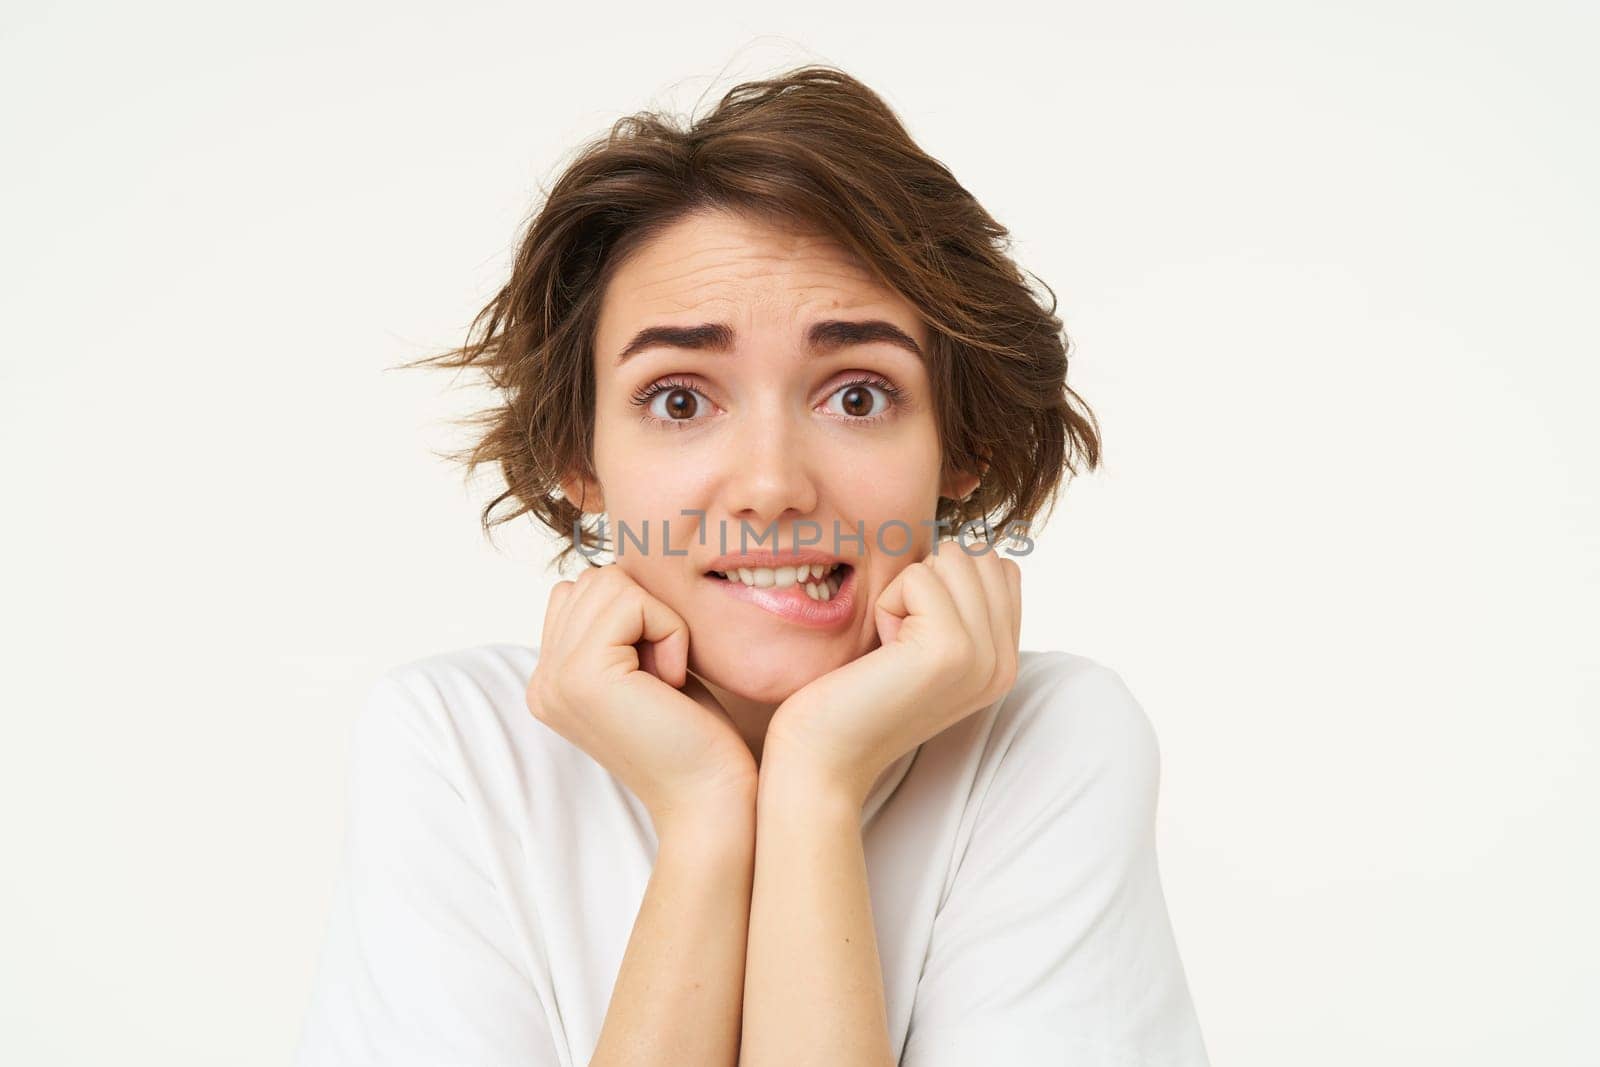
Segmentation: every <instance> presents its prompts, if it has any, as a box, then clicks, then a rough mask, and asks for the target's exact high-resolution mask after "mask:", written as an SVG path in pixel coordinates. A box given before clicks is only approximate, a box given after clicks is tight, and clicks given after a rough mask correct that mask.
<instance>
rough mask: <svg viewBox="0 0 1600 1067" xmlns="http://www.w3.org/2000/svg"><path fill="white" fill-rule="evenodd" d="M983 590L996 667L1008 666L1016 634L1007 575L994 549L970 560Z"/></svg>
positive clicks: (1014, 656)
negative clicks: (992, 637) (976, 571)
mask: <svg viewBox="0 0 1600 1067" xmlns="http://www.w3.org/2000/svg"><path fill="white" fill-rule="evenodd" d="M973 562H974V563H975V564H976V565H977V570H978V578H979V580H980V581H982V582H983V593H984V597H985V598H986V599H987V601H988V604H989V629H990V631H991V632H992V633H993V634H994V651H995V657H996V661H997V662H996V664H995V667H996V670H999V669H1000V668H1002V667H1005V666H1007V665H1008V664H1009V663H1010V661H1011V660H1013V659H1015V658H1016V654H1017V635H1016V631H1015V629H1014V625H1015V623H1014V621H1013V619H1012V613H1011V581H1010V579H1008V578H1007V577H1006V572H1005V567H1004V566H1003V565H1002V563H1001V561H1000V556H999V555H998V553H996V552H995V551H994V550H993V549H991V550H989V551H987V552H985V553H984V554H983V555H981V556H979V557H978V558H977V559H976V560H974V561H973Z"/></svg>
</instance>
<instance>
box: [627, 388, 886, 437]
mask: <svg viewBox="0 0 1600 1067" xmlns="http://www.w3.org/2000/svg"><path fill="white" fill-rule="evenodd" d="M852 385H871V386H875V387H877V388H878V389H880V390H881V391H882V392H883V395H884V396H886V397H888V398H889V408H888V410H886V411H882V412H880V413H878V414H877V415H851V416H845V418H844V421H845V422H851V423H862V424H870V423H874V422H878V421H880V420H882V419H886V418H888V417H889V416H890V415H893V414H894V413H895V412H896V411H898V410H899V409H900V407H901V405H902V404H904V403H905V399H906V394H905V391H904V390H903V389H901V388H900V387H899V386H898V385H895V384H894V383H893V382H891V381H889V379H887V378H880V377H879V376H877V375H875V374H863V375H860V376H858V377H855V378H852V379H850V380H849V381H844V382H840V383H839V384H838V385H836V386H834V387H833V389H832V390H831V391H829V393H828V396H829V397H832V396H834V395H836V394H837V393H839V392H841V391H842V390H845V389H848V388H850V387H851V386H852ZM673 389H686V390H688V391H689V392H691V393H694V394H696V395H697V396H702V397H703V396H705V393H704V392H702V391H701V390H700V389H697V388H696V387H695V386H694V385H693V384H692V383H690V382H687V381H684V380H683V379H682V378H661V379H658V380H656V381H654V382H651V383H650V384H649V385H647V386H645V387H644V388H643V389H640V390H638V391H637V392H635V393H634V394H633V403H634V405H635V406H636V407H638V408H640V409H641V410H640V414H639V420H640V421H641V422H654V423H658V424H661V425H663V426H671V427H672V428H673V429H674V430H687V429H688V428H689V427H690V426H693V425H694V424H695V423H697V422H700V421H702V420H700V419H658V418H656V417H655V416H654V415H652V414H650V401H651V400H652V399H654V398H655V397H656V396H658V395H659V394H661V393H665V392H670V391H671V390H673Z"/></svg>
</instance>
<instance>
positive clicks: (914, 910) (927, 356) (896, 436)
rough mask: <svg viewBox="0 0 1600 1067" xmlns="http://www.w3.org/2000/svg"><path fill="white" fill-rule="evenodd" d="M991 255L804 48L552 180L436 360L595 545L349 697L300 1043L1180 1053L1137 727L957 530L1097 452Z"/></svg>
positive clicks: (1156, 1060) (954, 198)
mask: <svg viewBox="0 0 1600 1067" xmlns="http://www.w3.org/2000/svg"><path fill="white" fill-rule="evenodd" d="M1005 236H1006V231H1005V230H1004V229H1003V228H1002V227H1001V226H1000V225H999V224H998V223H996V222H995V221H994V220H993V219H992V218H991V217H990V216H989V215H988V214H987V213H986V212H985V211H984V210H983V209H982V208H981V207H980V206H979V205H978V204H977V203H976V202H975V201H974V200H973V198H972V197H971V196H970V194H968V193H967V192H966V191H965V190H964V189H963V188H962V187H961V186H960V185H959V184H958V183H957V182H956V180H955V179H954V178H953V177H952V176H951V175H950V173H949V171H948V170H946V169H945V168H944V167H943V166H942V165H941V164H939V163H938V162H937V161H935V160H933V159H931V158H930V157H929V156H927V155H926V154H925V153H923V152H922V151H921V150H920V149H919V148H917V146H916V145H915V144H914V143H913V142H912V141H911V139H910V137H909V136H908V135H907V133H906V131H905V130H904V129H903V127H902V126H901V124H900V123H899V122H898V121H897V119H896V118H895V116H894V115H893V114H892V112H891V111H890V110H889V109H888V108H887V106H886V105H885V104H884V103H883V102H882V101H881V100H880V99H879V98H878V97H877V96H876V95H875V94H874V93H872V92H871V91H870V90H869V89H868V88H867V87H865V86H864V85H862V84H861V83H859V82H858V81H856V80H854V79H852V78H850V77H848V76H847V75H845V74H843V73H841V72H839V71H837V70H833V69H830V68H821V67H809V68H802V69H800V70H796V71H793V72H791V73H789V74H788V75H786V76H784V77H780V78H776V79H773V80H770V81H761V82H753V83H746V84H744V85H740V86H738V87H736V88H735V89H733V90H732V91H731V92H729V93H728V94H727V96H726V97H724V99H723V100H722V101H721V102H720V104H719V105H718V106H717V108H716V109H715V110H714V111H713V112H712V113H710V114H709V115H707V116H704V117H702V118H700V119H699V120H697V121H695V122H693V123H692V124H690V125H689V126H688V128H686V129H684V128H679V127H678V126H676V125H674V124H673V123H671V122H669V121H667V120H665V119H662V118H660V117H657V116H653V115H638V116H634V117H631V118H628V119H624V120H622V121H620V122H618V123H617V124H616V126H615V127H614V128H613V129H612V131H611V133H610V135H609V137H607V138H606V139H604V140H601V141H598V142H596V143H595V144H593V145H590V146H589V147H588V148H587V149H586V151H584V152H583V153H582V154H581V155H580V156H579V158H577V159H576V160H575V161H574V162H573V163H572V164H571V165H570V166H569V167H568V168H567V170H566V171H565V173H564V174H563V175H562V177H561V178H560V180H559V181H558V182H557V183H556V185H555V187H554V189H553V190H552V191H551V192H550V193H549V194H548V199H547V201H546V203H545V204H544V206H543V208H542V210H541V212H540V213H539V214H538V216H537V217H536V218H535V219H534V221H533V222H532V224H531V226H530V228H529V230H528V233H527V235H526V239H525V240H524V242H523V244H522V247H521V250H520V254H519V255H518V257H517V260H516V264H515V267H514V271H513V275H512V277H511V280H510V282H509V283H508V284H507V285H506V286H505V288H504V289H503V290H502V291H501V292H500V293H499V294H498V296H497V297H496V298H495V300H494V301H493V302H492V304H491V305H490V306H489V307H488V308H486V309H485V310H484V312H483V313H482V315H480V318H479V320H478V323H475V326H478V325H484V326H485V327H486V328H485V329H484V331H483V334H482V336H481V337H480V338H479V339H478V340H477V341H475V342H472V343H469V344H468V345H467V346H466V347H464V348H462V349H459V350H457V351H454V352H450V353H446V354H445V355H444V356H441V357H434V358H433V359H431V360H425V361H422V362H426V363H434V364H438V365H445V366H456V367H462V366H472V367H476V368H480V369H481V370H483V372H484V373H485V374H486V375H487V376H488V378H489V380H490V381H491V382H493V384H494V385H495V386H496V387H497V388H498V389H500V390H501V391H502V395H503V397H504V404H503V406H500V407H498V408H496V409H494V410H491V411H489V412H486V413H484V415H483V416H482V420H483V423H484V425H485V428H486V432H485V433H484V435H483V436H482V438H481V440H480V441H479V442H478V443H477V444H476V445H475V447H474V448H473V449H471V450H470V452H469V454H468V455H467V457H466V458H467V459H468V461H469V466H468V470H469V473H470V470H471V469H472V467H475V466H476V465H477V464H479V463H481V462H485V461H490V460H492V461H494V462H495V463H497V464H498V466H499V467H500V469H501V470H502V472H503V473H504V475H505V477H506V479H507V483H508V487H507V490H506V492H505V493H504V494H502V495H501V496H500V497H498V498H497V499H496V500H495V501H493V502H492V503H491V504H490V505H489V506H488V508H486V509H485V512H484V516H483V521H484V526H485V529H486V530H487V529H488V528H489V526H490V525H491V517H492V515H493V512H494V510H495V508H496V507H497V506H498V505H500V504H501V503H503V502H507V501H510V502H512V503H513V504H514V505H515V509H514V510H513V511H512V512H511V514H507V515H503V516H501V518H500V519H499V520H498V521H504V520H505V519H508V518H511V517H514V516H515V515H521V514H524V513H532V514H533V515H534V516H535V517H537V518H538V519H540V520H542V521H543V522H544V523H545V524H546V525H548V526H549V527H551V528H552V529H554V530H556V531H557V532H559V533H562V534H564V535H567V536H568V537H569V538H570V543H569V544H568V545H567V547H566V548H565V549H564V551H563V552H562V557H563V558H565V557H567V556H568V555H569V554H570V553H572V552H573V551H578V552H580V554H582V555H583V556H584V557H585V559H586V561H588V557H589V556H590V555H591V553H594V552H596V551H598V550H600V549H607V548H608V549H609V550H610V552H611V555H612V559H611V561H610V562H609V563H606V564H603V565H602V564H598V563H593V562H591V565H589V566H587V567H585V568H584V571H583V573H582V574H581V575H580V576H579V577H578V578H577V579H576V581H563V582H561V583H560V584H558V585H557V586H556V588H555V589H554V591H553V592H552V593H551V596H550V600H549V603H548V605H547V607H546V612H545V618H544V625H543V633H542V637H541V641H540V644H539V645H538V646H537V648H528V647H525V646H521V645H514V644H503V645H487V646H480V647H477V648H472V649H466V650H461V651H457V652H451V653H445V654H441V655H437V656H433V657H430V658H427V659H423V660H421V661H418V662H414V663H410V664H406V665H404V666H401V667H398V668H396V669H394V670H392V671H390V672H389V673H388V674H387V675H386V676H385V677H384V678H383V679H382V680H381V681H380V682H379V683H378V686H377V688H376V689H375V691H374V692H373V696H372V699H371V701H370V703H369V705H368V707H367V708H366V710H365V713H364V714H363V715H362V716H361V717H360V719H359V723H358V727H357V732H356V735H355V739H354V757H353V765H352V782H351V807H350V813H349V824H348V826H349V829H348V839H347V842H348V843H347V856H346V865H345V868H344V870H343V873H342V877H341V883H340V891H339V898H338V904H337V910H336V912H335V915H334V919H333V923H332V925H331V927H330V930H329V934H328V941H327V944H326V946H325V948H324V952H323V957H322V961H321V968H320V972H319V976H318V980H317V986H316V990H315V994H314V998H313V1003H312V1007H311V1012H310V1015H309V1017H308V1019H307V1023H306V1029H305V1033H304V1037H303V1041H302V1046H301V1050H300V1062H301V1063H302V1064H322V1063H385V1064H398V1063H428V1064H447V1063H448V1064H502V1063H503V1064H512V1063H516V1064H538V1065H545V1064H549V1065H556V1064H560V1065H563V1067H566V1065H578V1064H588V1063H592V1064H624V1063H626V1064H646V1063H649V1064H688V1065H702V1064H734V1063H740V1064H743V1065H744V1067H755V1065H765V1064H791V1063H819V1064H829V1065H833V1067H840V1065H854V1064H875V1065H878V1064H892V1063H899V1064H902V1065H905V1067H956V1065H978V1064H997V1063H998V1064H1036V1063H1075V1064H1105V1065H1107V1067H1110V1065H1113V1064H1115V1065H1118V1067H1126V1065H1131V1064H1151V1065H1154V1064H1162V1065H1183V1067H1189V1065H1198V1064H1204V1063H1205V1062H1206V1054H1205V1050H1204V1047H1203V1043H1202V1040H1201V1036H1200V1031H1199V1027H1198V1025H1197V1022H1196V1018H1195V1013H1194V1010H1193V1007H1192V1003H1191V998H1190V996H1189V993H1188V990H1187V986H1186V983H1185V979H1184V974H1183V971H1182V967H1181V964H1180V961H1179V958H1178V954H1177V950H1176V947H1175V942H1174V938H1173V934H1172V930H1171V927H1170V925H1169V922H1168V918H1167V913H1166V906H1165V902H1164V899H1163V896H1162V891H1161V886H1160V880H1159V876H1158V873H1157V867H1156V856H1155V845H1154V810H1155V802H1156V793H1157V782H1158V774H1159V772H1158V752H1157V747H1156V742H1155V738H1154V736H1153V734H1152V731H1151V729H1150V725H1149V722H1148V720H1147V719H1146V718H1145V716H1144V713H1143V711H1142V710H1141V709H1140V707H1139V705H1138V703H1137V702H1136V700H1135V699H1134V698H1133V696H1132V695H1131V694H1130V693H1129V691H1128V689H1127V688H1126V687H1125V686H1124V685H1123V683H1122V681H1121V679H1120V678H1119V677H1118V675H1117V674H1115V673H1114V672H1113V671H1111V670H1109V669H1107V668H1106V667H1104V666H1101V665H1099V664H1097V663H1095V662H1094V661H1092V660H1089V659H1087V658H1085V657H1082V656H1078V655H1074V654H1071V653H1066V652H1032V651H1022V652H1019V651H1018V648H1017V635H1018V628H1019V624H1020V621H1021V586H1022V583H1021V569H1020V568H1019V566H1018V564H1017V562H1016V558H1015V557H1016V556H1019V555H1022V554H1024V553H1023V552H1021V551H1020V550H1019V549H1020V548H1021V547H1022V546H1025V545H1026V544H1027V543H1029V540H1028V538H1027V537H1026V536H1021V537H1018V536H1012V537H1011V538H1010V539H1009V540H1007V541H1002V540H1001V539H1000V538H999V537H985V536H984V533H985V531H989V532H994V531H995V530H996V528H998V530H999V531H1006V530H1007V529H1008V528H1009V530H1010V532H1011V533H1012V534H1013V535H1015V534H1017V533H1018V532H1020V531H1023V530H1025V524H1026V523H1027V522H1028V521H1030V520H1032V519H1033V518H1034V517H1035V516H1036V514H1037V513H1038V511H1039V510H1040V509H1041V507H1042V506H1043V505H1044V504H1045V503H1046V501H1047V500H1053V498H1054V495H1055V492H1056V490H1057V488H1058V486H1059V484H1060V482H1061V481H1062V479H1063V478H1064V477H1065V475H1066V472H1068V471H1075V470H1076V467H1075V466H1074V460H1075V459H1077V458H1080V457H1081V458H1082V459H1085V460H1086V461H1087V464H1088V466H1089V467H1091V468H1092V467H1093V466H1095V465H1096V463H1097V461H1098V455H1099V439H1098V434H1097V430H1096V427H1095V424H1094V422H1093V419H1092V416H1090V415H1089V414H1088V412H1087V409H1084V408H1082V405H1081V402H1079V401H1078V398H1077V396H1076V394H1075V393H1073V391H1072V390H1071V389H1069V388H1067V387H1066V384H1065V375H1066V366H1067V360H1066V348H1065V342H1064V338H1063V335H1062V330H1061V323H1060V320H1059V319H1058V318H1057V317H1056V316H1055V315H1054V300H1053V298H1052V302H1051V303H1052V306H1051V307H1050V308H1049V309H1046V308H1044V307H1042V306H1041V305H1040V304H1039V303H1038V302H1037V300H1036V299H1035V298H1034V296H1033V295H1032V293H1031V292H1030V290H1029V288H1028V287H1027V285H1026V284H1025V282H1024V280H1023V278H1022V275H1021V273H1020V272H1019V271H1018V270H1017V269H1016V267H1015V266H1014V265H1013V264H1012V262H1011V260H1010V259H1009V258H1008V257H1007V256H1006V255H1005V253H1004V251H1003V243H1004V238H1005ZM990 518H994V519H995V521H994V522H993V524H989V523H987V522H986V521H984V520H988V519H990ZM974 520H980V521H982V522H983V524H982V525H980V526H977V527H975V526H974V525H972V524H973V521H974ZM962 524H967V525H966V526H965V527H964V528H963V525H962ZM975 531H976V532H975ZM947 533H956V534H957V535H958V536H957V537H955V538H954V539H945V538H944V536H943V535H945V534H947ZM758 538H759V540H757V539H758Z"/></svg>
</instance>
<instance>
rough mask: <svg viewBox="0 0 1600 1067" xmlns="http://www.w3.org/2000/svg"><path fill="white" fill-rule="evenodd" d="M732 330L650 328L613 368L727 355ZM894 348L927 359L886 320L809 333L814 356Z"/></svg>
mask: <svg viewBox="0 0 1600 1067" xmlns="http://www.w3.org/2000/svg"><path fill="white" fill-rule="evenodd" d="M733 341H734V334H733V328H732V327H731V326H725V325H723V324H722V323H720V322H703V323H701V324H700V325H698V326H647V327H646V328H644V329H642V330H640V331H639V332H638V333H636V334H634V336H633V340H631V341H629V342H628V343H627V344H626V345H624V346H623V348H622V352H621V353H620V354H618V356H617V361H616V363H614V364H613V366H621V365H622V362H623V361H624V360H626V359H627V358H628V357H629V356H631V355H633V354H634V353H636V352H639V351H642V350H643V349H646V348H657V347H665V348H687V349H693V350H697V351H705V352H727V351H729V350H730V349H732V348H733ZM875 342H877V343H884V344H891V345H894V346H896V347H898V348H903V349H905V350H906V351H907V352H910V353H911V354H912V355H914V356H916V357H917V358H918V359H921V358H923V355H922V347H921V346H920V345H918V344H917V342H916V340H915V339H914V338H913V337H912V336H911V335H910V334H908V333H906V332H905V331H904V330H902V329H901V328H900V327H898V326H896V325H895V324H894V323H892V322H886V321H884V320H883V319H859V320H850V319H825V320H823V321H822V322H817V323H813V324H812V326H811V328H810V329H809V330H807V331H806V344H807V345H808V346H810V348H811V350H812V351H813V352H817V353H825V352H834V351H837V350H838V349H841V348H845V347H848V346H850V345H867V344H873V343H875Z"/></svg>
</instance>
